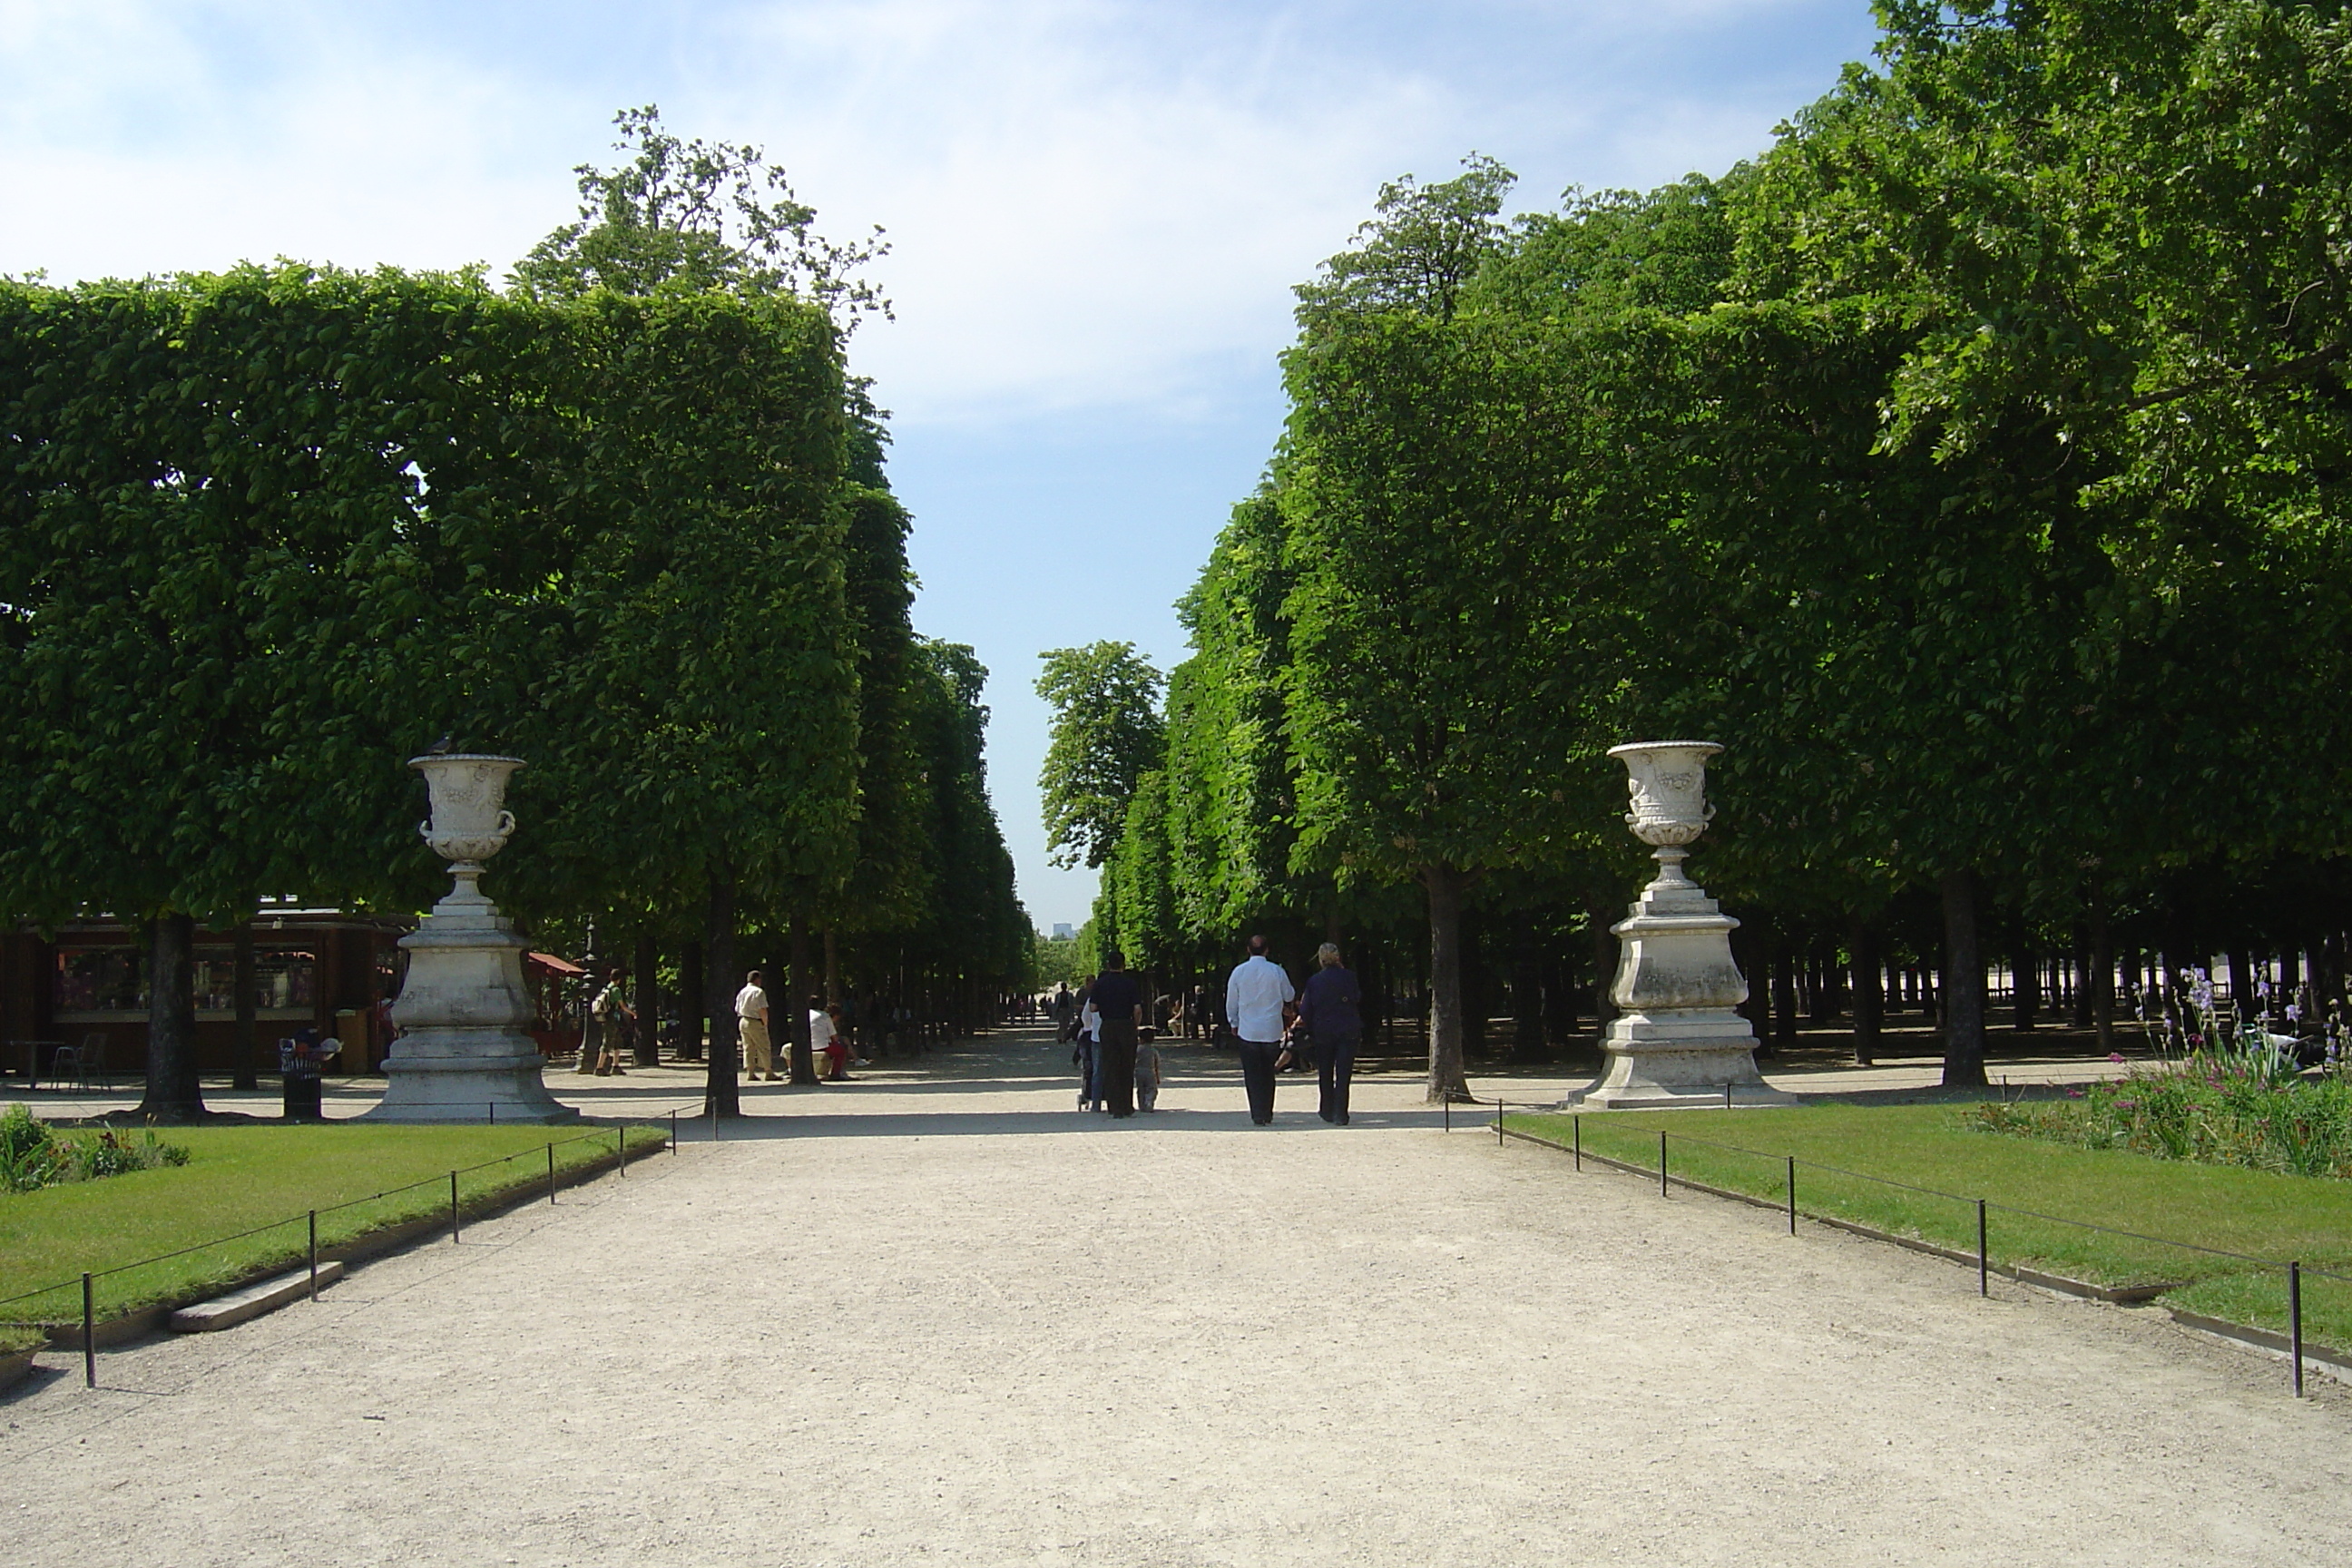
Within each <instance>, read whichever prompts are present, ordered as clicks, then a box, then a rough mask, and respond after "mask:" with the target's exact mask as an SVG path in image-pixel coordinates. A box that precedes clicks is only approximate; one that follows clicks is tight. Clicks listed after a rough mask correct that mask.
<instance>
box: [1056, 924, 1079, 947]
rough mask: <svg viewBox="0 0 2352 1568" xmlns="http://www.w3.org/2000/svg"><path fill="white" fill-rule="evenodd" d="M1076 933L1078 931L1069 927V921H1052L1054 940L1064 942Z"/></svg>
mask: <svg viewBox="0 0 2352 1568" xmlns="http://www.w3.org/2000/svg"><path fill="white" fill-rule="evenodd" d="M1077 934H1078V933H1077V932H1076V931H1072V930H1071V929H1070V922H1069V921H1055V922H1054V940H1055V942H1066V941H1068V940H1069V939H1070V938H1072V937H1074V936H1076V935H1077Z"/></svg>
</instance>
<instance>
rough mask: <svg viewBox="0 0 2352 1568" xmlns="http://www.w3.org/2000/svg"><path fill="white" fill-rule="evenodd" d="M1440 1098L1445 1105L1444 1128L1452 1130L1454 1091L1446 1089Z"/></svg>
mask: <svg viewBox="0 0 2352 1568" xmlns="http://www.w3.org/2000/svg"><path fill="white" fill-rule="evenodd" d="M1440 1099H1441V1100H1443V1102H1444V1106H1445V1130H1446V1131H1448V1132H1451V1131H1454V1091H1453V1090H1452V1089H1447V1090H1446V1091H1445V1093H1444V1095H1442V1096H1441V1097H1440Z"/></svg>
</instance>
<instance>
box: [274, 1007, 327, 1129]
mask: <svg viewBox="0 0 2352 1568" xmlns="http://www.w3.org/2000/svg"><path fill="white" fill-rule="evenodd" d="M320 1065H321V1064H320V1050H319V1041H318V1035H317V1033H316V1032H315V1031H313V1030H310V1029H299V1030H297V1031H296V1032H295V1034H294V1037H292V1038H291V1039H284V1040H280V1041H278V1083H279V1084H280V1085H281V1086H282V1087H283V1089H284V1092H285V1117H286V1120H287V1121H322V1120H324V1119H325V1116H326V1111H325V1110H323V1109H322V1108H321V1107H320V1103H319V1096H320V1089H322V1088H323V1087H324V1086H323V1084H322V1082H321V1080H320V1076H319V1068H320Z"/></svg>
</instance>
